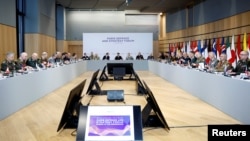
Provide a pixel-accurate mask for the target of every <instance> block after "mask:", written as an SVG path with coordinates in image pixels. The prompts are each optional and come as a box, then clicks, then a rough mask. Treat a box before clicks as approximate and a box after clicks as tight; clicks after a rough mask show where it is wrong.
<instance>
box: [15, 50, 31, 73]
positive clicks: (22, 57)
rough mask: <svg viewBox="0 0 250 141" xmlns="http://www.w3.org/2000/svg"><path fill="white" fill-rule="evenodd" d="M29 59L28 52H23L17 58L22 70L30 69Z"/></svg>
mask: <svg viewBox="0 0 250 141" xmlns="http://www.w3.org/2000/svg"><path fill="white" fill-rule="evenodd" d="M27 60H28V53H26V52H22V53H21V54H20V57H19V58H18V60H17V64H18V66H19V67H20V68H21V69H22V71H26V70H27V69H29V66H27Z"/></svg>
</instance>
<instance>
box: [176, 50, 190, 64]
mask: <svg viewBox="0 0 250 141" xmlns="http://www.w3.org/2000/svg"><path fill="white" fill-rule="evenodd" d="M190 61H191V59H190V58H189V57H188V54H187V53H186V52H184V53H183V54H182V57H181V58H179V64H180V65H181V66H187V65H188V63H189V62H190Z"/></svg>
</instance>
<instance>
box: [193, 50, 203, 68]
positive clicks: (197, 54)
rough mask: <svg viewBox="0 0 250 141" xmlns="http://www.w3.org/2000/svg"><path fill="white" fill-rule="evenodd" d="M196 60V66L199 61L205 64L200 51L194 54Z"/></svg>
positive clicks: (196, 66)
mask: <svg viewBox="0 0 250 141" xmlns="http://www.w3.org/2000/svg"><path fill="white" fill-rule="evenodd" d="M194 55H195V58H196V62H195V63H194V67H195V68H198V67H199V65H200V63H203V64H205V58H204V57H203V56H202V54H201V53H200V52H196V53H195V54H194Z"/></svg>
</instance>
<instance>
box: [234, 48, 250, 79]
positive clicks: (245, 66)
mask: <svg viewBox="0 0 250 141" xmlns="http://www.w3.org/2000/svg"><path fill="white" fill-rule="evenodd" d="M248 55H249V53H248V51H241V52H240V60H239V61H238V62H237V64H236V67H235V69H233V72H235V73H236V75H239V74H241V73H245V72H246V71H250V60H249V59H248Z"/></svg>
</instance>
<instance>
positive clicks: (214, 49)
mask: <svg viewBox="0 0 250 141" xmlns="http://www.w3.org/2000/svg"><path fill="white" fill-rule="evenodd" d="M212 51H213V52H214V54H215V56H217V49H216V40H215V38H214V40H213V46H212Z"/></svg>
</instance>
